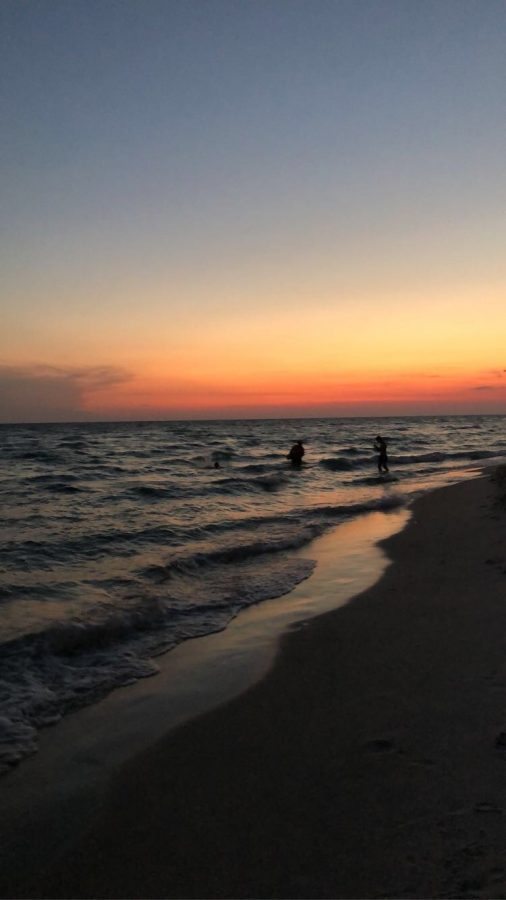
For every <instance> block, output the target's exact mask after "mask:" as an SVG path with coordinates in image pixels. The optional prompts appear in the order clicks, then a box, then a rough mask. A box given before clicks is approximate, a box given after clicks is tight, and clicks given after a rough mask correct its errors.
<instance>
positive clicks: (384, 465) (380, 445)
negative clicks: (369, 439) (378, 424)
mask: <svg viewBox="0 0 506 900" xmlns="http://www.w3.org/2000/svg"><path fill="white" fill-rule="evenodd" d="M374 449H375V450H377V451H378V453H379V456H378V472H379V473H380V475H382V474H383V472H388V471H389V469H388V456H387V442H386V441H385V440H384V438H382V437H381V435H380V434H378V436H377V438H376V440H375V441H374Z"/></svg>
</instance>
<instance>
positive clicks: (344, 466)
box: [318, 456, 374, 472]
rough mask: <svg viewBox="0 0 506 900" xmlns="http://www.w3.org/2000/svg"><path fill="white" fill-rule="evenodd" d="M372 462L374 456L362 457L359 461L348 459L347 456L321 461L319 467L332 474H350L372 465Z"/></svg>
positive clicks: (330, 457) (331, 457) (327, 458)
mask: <svg viewBox="0 0 506 900" xmlns="http://www.w3.org/2000/svg"><path fill="white" fill-rule="evenodd" d="M372 462H374V457H373V456H361V457H359V458H358V459H347V458H346V457H345V456H329V457H326V458H325V459H320V461H319V463H318V465H320V466H322V468H324V469H328V470H329V471H331V472H349V471H351V470H352V469H358V468H360V467H361V466H364V465H371V463H372Z"/></svg>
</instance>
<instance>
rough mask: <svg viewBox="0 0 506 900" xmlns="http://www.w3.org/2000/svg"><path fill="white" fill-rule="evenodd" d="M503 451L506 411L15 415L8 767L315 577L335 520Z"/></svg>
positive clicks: (3, 651) (8, 454) (0, 492)
mask: <svg viewBox="0 0 506 900" xmlns="http://www.w3.org/2000/svg"><path fill="white" fill-rule="evenodd" d="M378 433H381V434H382V435H383V436H385V437H386V438H387V439H388V449H389V459H390V474H389V475H388V476H383V477H380V476H379V475H378V472H377V466H376V459H377V454H375V452H374V449H373V442H374V438H375V437H376V435H377V434H378ZM298 439H300V440H302V441H303V442H304V444H305V447H306V456H305V460H304V464H303V465H302V466H301V467H300V468H294V467H292V466H291V465H290V463H289V462H288V461H287V459H286V454H287V451H288V450H289V448H290V446H291V445H292V443H293V442H294V441H296V440H298ZM504 455H506V417H501V416H467V417H440V416H438V417H416V418H397V419H393V418H390V419H387V418H381V419H297V420H295V419H293V420H251V421H209V422H204V421H194V422H142V423H105V424H104V423H100V424H98V423H97V424H93V423H91V424H58V425H4V426H0V497H1V501H2V512H3V515H2V521H1V524H0V529H1V535H0V770H2V769H3V770H5V769H7V768H8V767H9V765H11V764H12V763H14V762H16V761H17V760H19V759H20V758H21V757H22V756H24V755H26V754H28V753H31V752H33V751H34V750H35V749H36V740H37V731H38V729H39V728H40V727H42V726H44V725H48V724H52V723H54V722H57V721H58V720H59V719H60V718H61V717H62V716H63V715H64V714H65V713H66V712H68V711H70V710H73V709H77V708H79V707H81V706H83V705H86V704H89V703H93V702H94V701H96V700H98V699H100V698H101V697H103V696H105V695H106V694H107V693H108V692H110V691H111V690H112V689H114V688H115V687H117V686H120V685H126V684H129V683H131V682H134V681H136V680H137V679H139V678H142V677H145V676H147V675H152V674H155V673H156V671H157V666H156V657H157V656H158V655H159V654H161V653H164V652H166V651H168V650H170V649H171V648H172V647H174V646H176V645H177V644H179V643H181V642H182V641H184V640H186V639H188V638H191V637H198V636H201V635H204V634H209V633H210V632H213V631H217V630H220V629H223V628H225V627H226V625H227V623H228V622H229V621H230V620H231V619H232V618H233V617H234V616H236V615H237V613H238V612H239V611H240V610H241V609H243V608H244V607H247V606H250V605H251V604H254V603H259V602H261V601H265V600H267V599H269V598H273V597H281V596H283V595H285V594H287V593H288V592H289V591H290V590H291V589H292V588H293V587H294V586H295V585H296V584H298V583H299V582H301V581H302V580H303V579H305V578H308V577H310V575H311V573H312V571H313V568H314V561H313V560H312V558H311V543H310V542H311V540H312V539H313V538H315V537H317V536H318V535H320V534H321V533H322V532H323V531H325V530H326V529H328V528H331V527H332V528H334V527H337V528H338V527H339V524H340V523H343V522H345V521H347V520H348V521H349V520H350V517H354V516H358V515H360V514H363V513H365V512H367V511H368V510H385V511H388V510H389V509H394V508H398V507H399V506H402V505H406V504H407V503H409V502H410V500H411V499H412V498H413V497H414V496H415V495H416V494H417V493H419V492H420V491H423V490H427V489H429V488H432V487H436V486H438V485H442V484H447V483H451V482H454V481H456V480H458V479H460V478H463V477H468V476H469V473H470V467H471V466H473V465H477V463H478V461H480V460H485V461H486V460H494V459H499V458H500V457H501V456H504ZM304 547H306V548H307V554H306V553H303V554H302V555H301V554H300V553H297V554H295V553H294V552H293V551H294V550H296V549H299V548H304Z"/></svg>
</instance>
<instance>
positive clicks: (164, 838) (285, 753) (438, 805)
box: [3, 476, 506, 898]
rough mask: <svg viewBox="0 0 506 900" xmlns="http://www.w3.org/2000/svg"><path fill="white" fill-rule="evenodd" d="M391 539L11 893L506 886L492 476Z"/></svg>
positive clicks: (502, 651) (401, 892) (491, 889)
mask: <svg viewBox="0 0 506 900" xmlns="http://www.w3.org/2000/svg"><path fill="white" fill-rule="evenodd" d="M385 546H386V551H387V553H388V555H389V556H390V557H391V558H392V559H393V561H394V564H393V565H392V566H391V567H390V568H388V569H387V571H386V573H385V574H384V575H383V577H382V578H381V580H380V581H379V582H378V583H377V584H376V585H375V586H374V587H373V588H371V589H370V590H368V591H366V592H365V593H363V594H361V595H360V596H359V597H356V598H355V599H354V600H353V601H352V602H351V603H350V604H348V605H347V606H345V607H343V608H341V609H339V610H337V611H335V612H332V613H329V614H327V615H324V616H320V617H319V618H317V619H314V620H312V621H311V622H309V623H308V624H306V626H305V627H301V628H299V629H298V630H296V631H293V632H291V633H289V634H288V635H287V636H286V637H285V638H284V639H283V641H282V644H281V647H280V652H279V653H278V655H277V657H276V661H275V663H274V666H273V667H272V669H271V670H270V671H269V673H268V674H267V676H266V677H265V678H263V680H262V681H260V682H259V683H258V684H257V685H255V686H254V687H253V688H251V689H250V690H248V691H247V692H246V693H244V694H242V695H241V696H240V697H239V698H237V699H235V700H233V701H232V702H230V703H228V704H227V705H226V706H223V707H221V708H220V709H218V710H215V711H213V712H211V713H209V714H206V715H203V716H201V717H199V718H197V719H195V720H194V721H191V722H189V723H187V724H185V725H183V726H181V727H180V728H178V729H176V730H174V731H171V732H170V733H169V734H167V735H166V736H165V737H164V738H163V739H162V740H160V741H158V742H157V743H156V744H155V745H153V746H152V747H151V748H149V749H148V750H146V751H144V752H143V753H141V754H139V755H137V756H136V757H135V759H134V760H133V761H131V762H130V763H128V764H126V765H124V766H123V767H122V768H121V770H120V771H119V773H118V774H117V776H116V777H115V778H114V779H113V780H112V782H111V784H110V786H109V789H108V791H107V793H106V795H105V796H104V797H103V803H102V805H101V808H100V809H99V810H98V811H97V814H96V817H95V820H94V821H93V827H92V828H91V829H90V830H89V832H88V833H87V834H85V835H84V836H82V837H81V838H80V840H79V841H78V842H77V844H76V845H75V846H73V847H70V848H67V849H66V850H65V853H64V854H63V856H62V858H60V859H56V860H49V861H48V865H47V867H46V868H45V869H43V870H41V872H40V874H39V875H38V877H37V878H36V880H35V881H32V882H31V883H29V884H24V885H23V884H22V886H21V887H20V886H19V885H20V881H19V873H18V876H17V877H16V887H15V896H19V897H21V896H32V897H71V898H74V897H75V898H77V897H93V898H98V897H118V898H119V897H132V898H133V897H135V898H164V897H166V898H169V897H171V898H187V897H200V898H204V897H209V898H210V897H223V898H243V897H248V898H255V897H256V898H278V897H279V898H281V897H283V898H285V897H286V898H295V897H302V898H319V897H321V898H323V897H329V898H338V897H348V898H352V897H362V898H365V897H371V898H372V897H504V896H506V859H505V858H504V856H505V850H506V736H505V740H504V744H503V743H502V739H501V737H500V735H501V733H503V732H506V512H505V510H504V508H502V507H501V506H500V505H498V503H497V489H496V487H495V486H494V485H493V484H492V482H491V481H490V478H489V477H488V476H486V477H482V478H478V479H474V480H472V481H469V482H465V483H463V484H459V485H456V486H453V487H450V488H444V489H442V490H439V491H436V492H434V493H432V494H429V495H426V496H424V497H422V498H421V499H419V500H418V501H417V502H416V504H415V506H414V516H413V518H412V520H411V522H410V523H409V525H408V527H407V528H406V529H405V530H404V531H403V532H402V533H400V534H398V535H395V536H394V537H393V538H389V539H388V541H387V542H386V545H385ZM498 738H499V739H498ZM21 882H22V879H21ZM4 884H6V885H7V887H5V888H4V893H3V896H6V895H8V886H9V876H8V874H7V878H6V880H5V879H4ZM12 884H14V882H11V885H12ZM6 892H7V893H6ZM13 895H14V894H13Z"/></svg>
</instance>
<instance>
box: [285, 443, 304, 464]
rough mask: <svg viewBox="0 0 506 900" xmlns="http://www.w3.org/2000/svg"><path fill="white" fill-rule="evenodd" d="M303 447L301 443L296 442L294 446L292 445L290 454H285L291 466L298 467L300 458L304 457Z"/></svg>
mask: <svg viewBox="0 0 506 900" xmlns="http://www.w3.org/2000/svg"><path fill="white" fill-rule="evenodd" d="M305 452H306V451H305V450H304V447H303V446H302V441H297V443H296V444H294V445H293V447H292V449H291V450H290V452H289V453H288V454H287V457H286V458H287V459H289V460H290V462H291V463H292V466H300V464H301V462H302V457H303V456H304V453H305Z"/></svg>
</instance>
